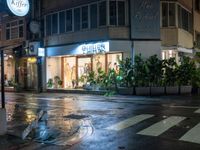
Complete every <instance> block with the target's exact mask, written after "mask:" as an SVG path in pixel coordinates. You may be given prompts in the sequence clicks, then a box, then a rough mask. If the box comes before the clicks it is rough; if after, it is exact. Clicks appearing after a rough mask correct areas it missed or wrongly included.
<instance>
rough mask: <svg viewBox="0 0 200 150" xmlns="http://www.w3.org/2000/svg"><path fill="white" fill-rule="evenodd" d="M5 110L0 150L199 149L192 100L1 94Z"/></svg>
mask: <svg viewBox="0 0 200 150" xmlns="http://www.w3.org/2000/svg"><path fill="white" fill-rule="evenodd" d="M6 108H7V120H8V135H7V136H4V137H0V150H15V149H20V150H48V149H51V150H53V149H55V150H60V149H63V150H65V149H72V150H108V149H110V150H157V149H158V150H169V149H173V150H200V97H198V96H195V97H194V96H193V97H190V96H182V97H179V96H173V97H166V96H165V97H134V96H133V97H128V96H114V97H104V96H97V95H79V94H57V93H41V94H32V93H6ZM19 137H20V138H19ZM22 138H24V140H21V139H22Z"/></svg>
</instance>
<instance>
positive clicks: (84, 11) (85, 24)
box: [81, 6, 88, 29]
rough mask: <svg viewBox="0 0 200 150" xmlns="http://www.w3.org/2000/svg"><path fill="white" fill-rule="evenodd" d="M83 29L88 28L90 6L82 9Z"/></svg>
mask: <svg viewBox="0 0 200 150" xmlns="http://www.w3.org/2000/svg"><path fill="white" fill-rule="evenodd" d="M81 18H82V20H81V22H82V29H87V28H88V6H84V7H82V17H81Z"/></svg>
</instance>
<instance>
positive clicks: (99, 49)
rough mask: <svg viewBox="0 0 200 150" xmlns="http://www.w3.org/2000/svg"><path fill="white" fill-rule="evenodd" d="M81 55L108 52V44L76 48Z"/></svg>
mask: <svg viewBox="0 0 200 150" xmlns="http://www.w3.org/2000/svg"><path fill="white" fill-rule="evenodd" d="M78 49H79V51H81V53H82V54H98V53H106V52H109V42H98V43H92V44H82V45H80V46H79V47H78Z"/></svg>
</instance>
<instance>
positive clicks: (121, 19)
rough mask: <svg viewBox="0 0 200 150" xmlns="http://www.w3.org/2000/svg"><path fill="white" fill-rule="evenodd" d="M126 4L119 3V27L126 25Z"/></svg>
mask: <svg viewBox="0 0 200 150" xmlns="http://www.w3.org/2000/svg"><path fill="white" fill-rule="evenodd" d="M125 10H126V9H125V2H124V1H118V25H119V26H124V25H125Z"/></svg>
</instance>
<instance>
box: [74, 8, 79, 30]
mask: <svg viewBox="0 0 200 150" xmlns="http://www.w3.org/2000/svg"><path fill="white" fill-rule="evenodd" d="M79 30H80V8H76V9H74V31H79Z"/></svg>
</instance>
